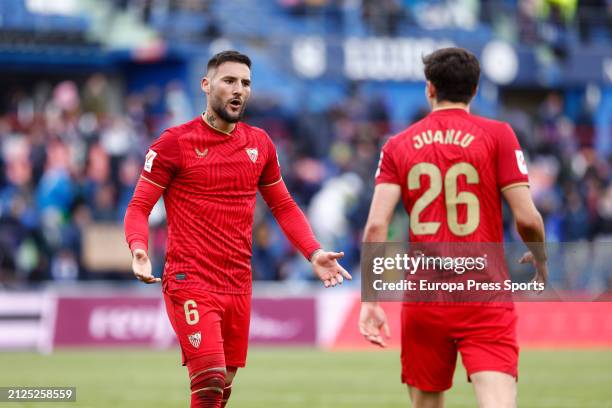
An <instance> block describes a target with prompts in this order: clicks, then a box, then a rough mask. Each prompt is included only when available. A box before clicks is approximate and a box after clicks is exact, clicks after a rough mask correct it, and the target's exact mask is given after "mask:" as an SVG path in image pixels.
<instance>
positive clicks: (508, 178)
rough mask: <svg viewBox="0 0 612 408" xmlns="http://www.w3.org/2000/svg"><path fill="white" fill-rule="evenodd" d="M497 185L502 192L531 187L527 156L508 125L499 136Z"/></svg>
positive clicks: (505, 125)
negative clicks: (519, 187)
mask: <svg viewBox="0 0 612 408" xmlns="http://www.w3.org/2000/svg"><path fill="white" fill-rule="evenodd" d="M497 185H498V187H499V189H500V190H504V189H506V188H508V187H511V186H515V185H529V177H528V172H527V163H526V162H525V155H524V154H523V150H521V146H520V145H519V142H518V140H517V138H516V135H515V134H514V131H513V130H512V128H511V127H510V125H508V124H504V126H503V127H502V128H501V131H500V133H499V135H498V163H497Z"/></svg>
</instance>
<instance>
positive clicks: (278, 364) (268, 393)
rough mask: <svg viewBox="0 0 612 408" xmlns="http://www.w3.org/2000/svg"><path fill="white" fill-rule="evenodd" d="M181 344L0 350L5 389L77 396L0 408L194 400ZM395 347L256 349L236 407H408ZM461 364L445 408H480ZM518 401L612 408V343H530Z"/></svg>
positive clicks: (158, 407)
mask: <svg viewBox="0 0 612 408" xmlns="http://www.w3.org/2000/svg"><path fill="white" fill-rule="evenodd" d="M184 370H185V369H184V368H183V367H180V365H179V352H178V350H171V351H163V352H159V351H147V350H139V349H130V350H125V349H122V350H106V351H93V350H79V351H57V352H55V353H53V354H52V355H49V356H44V355H38V354H33V353H0V386H53V385H55V386H60V385H61V386H76V387H77V402H72V403H21V404H14V403H0V408H10V407H45V408H53V407H58V408H60V407H61V408H71V407H74V408H77V407H78V408H86V407H87V408H90V407H91V408H94V407H96V408H98V407H100V408H102V407H104V408H106V407H125V408H127V407H130V408H140V407H143V408H145V407H146V408H150V407H155V408H170V407H188V383H187V375H186V372H185V371H184ZM399 370H400V367H399V352H398V351H394V350H391V351H374V350H373V351H361V352H359V351H351V352H348V351H338V352H326V351H319V350H313V349H288V348H281V349H271V348H252V349H251V351H250V354H249V361H248V366H247V368H245V369H243V370H240V371H239V372H238V377H237V378H236V382H235V385H234V392H233V394H232V399H231V403H230V404H229V407H230V408H259V407H262V408H263V407H266V408H269V407H282V408H307V407H308V408H359V407H368V408H372V407H384V408H387V407H388V408H391V407H409V406H410V404H409V402H408V394H407V392H406V390H405V388H404V387H403V386H402V385H401V384H400V382H399ZM474 406H476V404H475V399H474V396H473V392H472V389H471V386H470V385H469V384H468V383H467V382H466V380H465V372H464V370H463V367H461V366H458V369H457V372H456V375H455V385H454V387H453V389H452V390H451V391H450V392H449V393H448V395H447V407H474ZM519 407H526V408H530V407H534V408H535V407H538V408H542V407H550V408H564V407H580V408H588V407H597V408H603V407H612V350H588V351H578V350H554V351H553V350H546V351H542V350H527V351H523V352H522V354H521V362H520V381H519Z"/></svg>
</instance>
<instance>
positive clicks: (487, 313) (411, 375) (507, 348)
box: [401, 304, 519, 392]
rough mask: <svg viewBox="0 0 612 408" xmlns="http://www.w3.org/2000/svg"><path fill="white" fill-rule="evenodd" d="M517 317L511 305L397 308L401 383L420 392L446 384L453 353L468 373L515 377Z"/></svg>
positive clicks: (441, 388)
mask: <svg viewBox="0 0 612 408" xmlns="http://www.w3.org/2000/svg"><path fill="white" fill-rule="evenodd" d="M516 321H517V316H516V312H515V311H514V309H513V308H506V307H482V306H472V305H469V306H433V305H427V306H423V305H419V306H416V305H410V304H404V305H403V307H402V354H401V360H402V382H403V383H406V384H408V385H410V386H412V387H415V388H418V389H419V390H422V391H430V392H440V391H444V390H447V389H449V388H450V387H451V386H452V383H453V374H454V372H455V366H456V363H457V352H459V353H461V360H462V361H463V365H464V366H465V369H466V371H467V375H468V381H469V379H470V375H471V374H474V373H476V372H479V371H498V372H502V373H507V374H509V375H511V376H513V377H515V378H517V377H518V350H519V349H518V345H517V342H516Z"/></svg>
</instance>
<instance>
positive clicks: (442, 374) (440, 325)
mask: <svg viewBox="0 0 612 408" xmlns="http://www.w3.org/2000/svg"><path fill="white" fill-rule="evenodd" d="M445 309H446V308H444V307H435V306H404V307H402V351H401V361H402V382H403V383H405V384H408V385H409V386H410V387H412V388H417V389H419V390H421V391H426V392H436V393H437V392H442V391H445V390H447V389H449V388H450V387H451V386H452V381H453V374H454V372H455V366H456V363H457V349H456V347H455V342H454V341H453V339H452V338H451V337H450V335H449V331H448V328H447V327H446V324H445V313H446V311H445Z"/></svg>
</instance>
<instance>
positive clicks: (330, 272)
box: [310, 249, 353, 288]
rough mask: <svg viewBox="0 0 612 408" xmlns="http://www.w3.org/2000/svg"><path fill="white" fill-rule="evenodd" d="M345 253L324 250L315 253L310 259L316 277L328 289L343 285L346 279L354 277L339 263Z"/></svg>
mask: <svg viewBox="0 0 612 408" xmlns="http://www.w3.org/2000/svg"><path fill="white" fill-rule="evenodd" d="M343 256H344V252H328V251H324V250H322V249H320V250H317V251H315V253H314V254H313V255H312V258H311V259H310V262H311V263H312V269H313V270H314V273H315V275H316V276H317V277H318V278H319V279H321V282H323V285H324V286H325V287H326V288H329V287H330V286H336V285H341V284H342V282H343V281H344V279H349V280H350V279H353V277H352V276H351V275H350V274H349V273H348V272H347V271H346V269H344V268H343V267H342V266H341V265H340V264H339V263H338V259H340V258H342V257H343Z"/></svg>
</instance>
